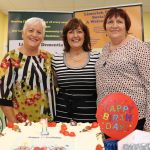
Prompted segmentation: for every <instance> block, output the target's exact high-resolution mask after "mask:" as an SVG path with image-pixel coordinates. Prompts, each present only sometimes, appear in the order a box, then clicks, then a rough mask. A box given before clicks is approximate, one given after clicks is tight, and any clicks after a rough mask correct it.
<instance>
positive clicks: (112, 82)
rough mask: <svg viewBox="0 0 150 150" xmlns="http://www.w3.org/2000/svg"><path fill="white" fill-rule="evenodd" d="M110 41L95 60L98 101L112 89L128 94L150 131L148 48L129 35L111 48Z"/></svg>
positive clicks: (149, 56)
mask: <svg viewBox="0 0 150 150" xmlns="http://www.w3.org/2000/svg"><path fill="white" fill-rule="evenodd" d="M109 47H110V43H108V44H106V45H105V47H104V48H103V52H102V55H101V57H100V59H99V60H98V61H97V63H96V84H97V94H98V102H100V101H101V100H102V98H104V97H105V96H106V95H108V94H110V93H112V92H122V93H124V94H126V95H128V96H130V97H131V98H132V99H133V100H134V102H135V103H136V105H137V106H138V111H139V119H142V118H146V125H145V129H146V130H150V49H149V48H148V46H146V44H144V42H142V41H140V40H138V39H136V38H132V39H130V40H128V41H127V42H126V43H124V44H123V45H122V46H120V47H118V48H117V49H115V50H114V51H112V52H110V50H109Z"/></svg>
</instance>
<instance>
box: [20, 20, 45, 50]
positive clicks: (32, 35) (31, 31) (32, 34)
mask: <svg viewBox="0 0 150 150" xmlns="http://www.w3.org/2000/svg"><path fill="white" fill-rule="evenodd" d="M22 38H23V41H24V46H25V47H26V48H30V49H34V50H37V49H38V48H39V46H40V44H41V42H42V41H43V39H44V34H43V27H42V24H41V23H39V22H34V23H32V24H31V23H30V24H28V25H27V27H26V28H25V30H23V32H22Z"/></svg>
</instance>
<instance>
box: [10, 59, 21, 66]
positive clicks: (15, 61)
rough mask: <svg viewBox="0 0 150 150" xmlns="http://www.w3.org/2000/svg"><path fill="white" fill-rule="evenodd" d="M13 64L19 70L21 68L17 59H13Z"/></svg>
mask: <svg viewBox="0 0 150 150" xmlns="http://www.w3.org/2000/svg"><path fill="white" fill-rule="evenodd" d="M11 62H12V66H13V67H17V68H18V67H20V60H19V59H17V60H15V59H12V58H11Z"/></svg>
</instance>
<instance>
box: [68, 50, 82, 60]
mask: <svg viewBox="0 0 150 150" xmlns="http://www.w3.org/2000/svg"><path fill="white" fill-rule="evenodd" d="M83 54H84V52H82V53H80V54H78V55H77V56H72V55H71V54H70V53H69V56H70V58H71V59H72V60H73V61H74V62H79V61H81V60H82V58H83V57H82V56H83Z"/></svg>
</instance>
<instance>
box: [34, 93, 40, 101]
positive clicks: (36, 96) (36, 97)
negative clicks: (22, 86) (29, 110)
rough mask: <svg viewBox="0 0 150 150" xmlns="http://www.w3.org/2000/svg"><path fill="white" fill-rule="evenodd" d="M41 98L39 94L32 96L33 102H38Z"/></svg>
mask: <svg viewBox="0 0 150 150" xmlns="http://www.w3.org/2000/svg"><path fill="white" fill-rule="evenodd" d="M40 98H41V93H36V94H35V95H34V96H33V99H35V100H39V99H40Z"/></svg>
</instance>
